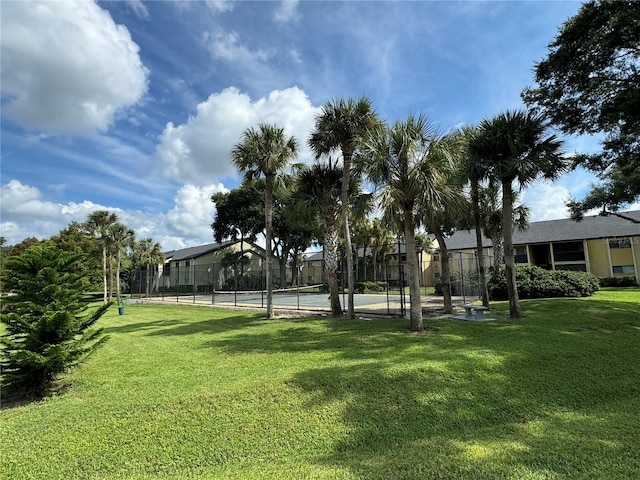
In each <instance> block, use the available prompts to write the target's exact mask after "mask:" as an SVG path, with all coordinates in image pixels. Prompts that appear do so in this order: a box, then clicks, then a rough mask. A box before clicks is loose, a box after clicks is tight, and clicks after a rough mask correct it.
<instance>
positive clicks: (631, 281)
mask: <svg viewBox="0 0 640 480" xmlns="http://www.w3.org/2000/svg"><path fill="white" fill-rule="evenodd" d="M637 285H638V284H637V283H636V279H635V278H634V277H605V278H601V279H600V286H601V287H636V286H637Z"/></svg>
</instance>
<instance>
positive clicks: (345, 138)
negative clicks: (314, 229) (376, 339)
mask: <svg viewBox="0 0 640 480" xmlns="http://www.w3.org/2000/svg"><path fill="white" fill-rule="evenodd" d="M379 123H380V122H379V120H378V117H377V114H376V113H375V112H374V110H373V107H372V105H371V102H370V101H369V100H368V99H367V98H365V97H361V98H360V99H358V100H354V99H352V98H350V99H348V100H344V99H339V100H335V101H330V102H327V103H326V104H325V105H324V106H323V107H322V110H321V111H320V113H319V114H318V115H317V116H316V125H315V130H314V131H313V132H312V133H311V136H310V138H309V142H308V143H309V147H311V150H312V151H313V152H314V153H315V155H316V158H320V157H321V156H322V155H329V154H331V153H332V152H337V151H340V153H341V154H342V168H343V171H342V192H341V195H340V203H341V206H342V224H343V227H344V239H345V250H346V254H347V255H346V256H347V285H348V288H349V295H348V303H347V318H350V319H352V318H355V312H354V308H353V293H354V288H355V282H354V276H353V251H352V247H351V233H350V231H349V188H350V187H349V183H350V180H351V176H352V175H351V158H352V156H353V154H354V152H355V151H356V147H357V140H358V138H359V137H361V136H362V135H364V134H365V133H366V131H367V130H368V129H370V128H372V127H374V126H376V125H378V124H379Z"/></svg>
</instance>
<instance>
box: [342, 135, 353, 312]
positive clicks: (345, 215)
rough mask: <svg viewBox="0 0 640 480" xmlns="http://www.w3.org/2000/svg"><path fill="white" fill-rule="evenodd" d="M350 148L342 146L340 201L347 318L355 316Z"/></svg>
mask: <svg viewBox="0 0 640 480" xmlns="http://www.w3.org/2000/svg"><path fill="white" fill-rule="evenodd" d="M351 150H352V149H350V148H349V147H345V146H343V147H342V163H343V165H342V186H341V188H342V190H341V192H340V201H341V202H342V223H343V224H344V243H345V250H346V251H347V287H348V289H349V293H348V297H347V318H348V319H353V318H355V317H356V316H355V311H354V308H353V291H354V288H355V281H354V278H353V250H352V248H351V232H350V231H349V180H350V178H351V154H352V151H351Z"/></svg>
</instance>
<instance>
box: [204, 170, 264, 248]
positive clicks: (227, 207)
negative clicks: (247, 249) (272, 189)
mask: <svg viewBox="0 0 640 480" xmlns="http://www.w3.org/2000/svg"><path fill="white" fill-rule="evenodd" d="M211 201H212V202H213V203H214V204H215V206H216V217H215V219H214V220H213V223H212V224H211V228H212V229H213V236H214V238H215V241H216V242H222V241H224V240H228V239H233V240H240V242H243V241H248V242H254V241H255V240H256V238H257V236H258V234H260V233H262V232H263V231H264V219H265V216H264V179H259V180H252V181H244V182H242V183H241V184H240V186H239V187H238V188H234V189H233V190H231V191H229V192H217V193H214V194H213V195H212V196H211Z"/></svg>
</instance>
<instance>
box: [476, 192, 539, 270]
mask: <svg viewBox="0 0 640 480" xmlns="http://www.w3.org/2000/svg"><path fill="white" fill-rule="evenodd" d="M511 197H512V198H513V201H514V207H513V217H512V221H513V226H514V227H515V229H516V230H518V231H519V232H524V231H526V230H527V229H528V228H529V208H528V207H526V206H525V205H523V204H518V205H517V206H516V205H515V204H516V203H517V202H518V201H519V192H517V191H516V190H512V192H511ZM501 205H502V202H501V195H500V187H499V186H498V185H495V184H493V183H490V184H489V185H488V186H486V187H484V188H482V189H481V190H480V211H481V212H482V218H483V221H482V222H481V224H480V228H481V229H482V230H481V232H482V234H484V236H485V237H487V238H490V239H491V245H492V246H493V268H494V269H499V268H500V267H501V266H502V265H504V233H503V228H502V207H501Z"/></svg>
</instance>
